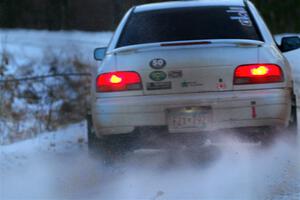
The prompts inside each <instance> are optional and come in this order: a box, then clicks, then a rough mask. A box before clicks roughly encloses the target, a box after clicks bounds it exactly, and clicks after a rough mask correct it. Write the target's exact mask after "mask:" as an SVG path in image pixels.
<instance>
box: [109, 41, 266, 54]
mask: <svg viewBox="0 0 300 200" xmlns="http://www.w3.org/2000/svg"><path fill="white" fill-rule="evenodd" d="M214 44H216V45H219V44H224V45H237V46H240V47H250V46H261V45H263V44H264V42H262V41H259V40H245V39H217V40H191V41H176V42H159V43H149V44H137V45H130V46H125V47H120V48H116V49H114V50H112V51H110V52H108V54H117V53H132V52H134V51H137V50H141V49H152V48H158V47H175V46H194V45H214Z"/></svg>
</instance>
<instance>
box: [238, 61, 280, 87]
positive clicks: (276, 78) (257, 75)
mask: <svg viewBox="0 0 300 200" xmlns="http://www.w3.org/2000/svg"><path fill="white" fill-rule="evenodd" d="M283 80H284V78H283V73H282V70H281V68H280V67H279V66H278V65H275V64H251V65H241V66H238V67H237V68H236V69H235V72H234V84H236V85H243V84H263V83H278V82H283Z"/></svg>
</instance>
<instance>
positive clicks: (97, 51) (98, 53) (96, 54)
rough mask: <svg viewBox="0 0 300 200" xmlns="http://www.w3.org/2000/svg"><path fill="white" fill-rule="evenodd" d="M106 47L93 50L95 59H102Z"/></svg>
mask: <svg viewBox="0 0 300 200" xmlns="http://www.w3.org/2000/svg"><path fill="white" fill-rule="evenodd" d="M106 50H107V48H106V47H101V48H97V49H95V50H94V58H95V60H99V61H101V60H103V59H104V57H105V55H106Z"/></svg>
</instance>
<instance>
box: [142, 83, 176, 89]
mask: <svg viewBox="0 0 300 200" xmlns="http://www.w3.org/2000/svg"><path fill="white" fill-rule="evenodd" d="M171 88H172V83H171V82H153V83H147V90H167V89H171Z"/></svg>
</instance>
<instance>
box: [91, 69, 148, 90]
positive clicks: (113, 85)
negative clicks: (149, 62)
mask: <svg viewBox="0 0 300 200" xmlns="http://www.w3.org/2000/svg"><path fill="white" fill-rule="evenodd" d="M141 89H142V81H141V77H140V75H139V74H138V73H137V72H123V71H121V72H120V71H119V72H109V73H104V74H100V75H99V76H98V77H97V80H96V90H97V92H119V91H128V90H141Z"/></svg>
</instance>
